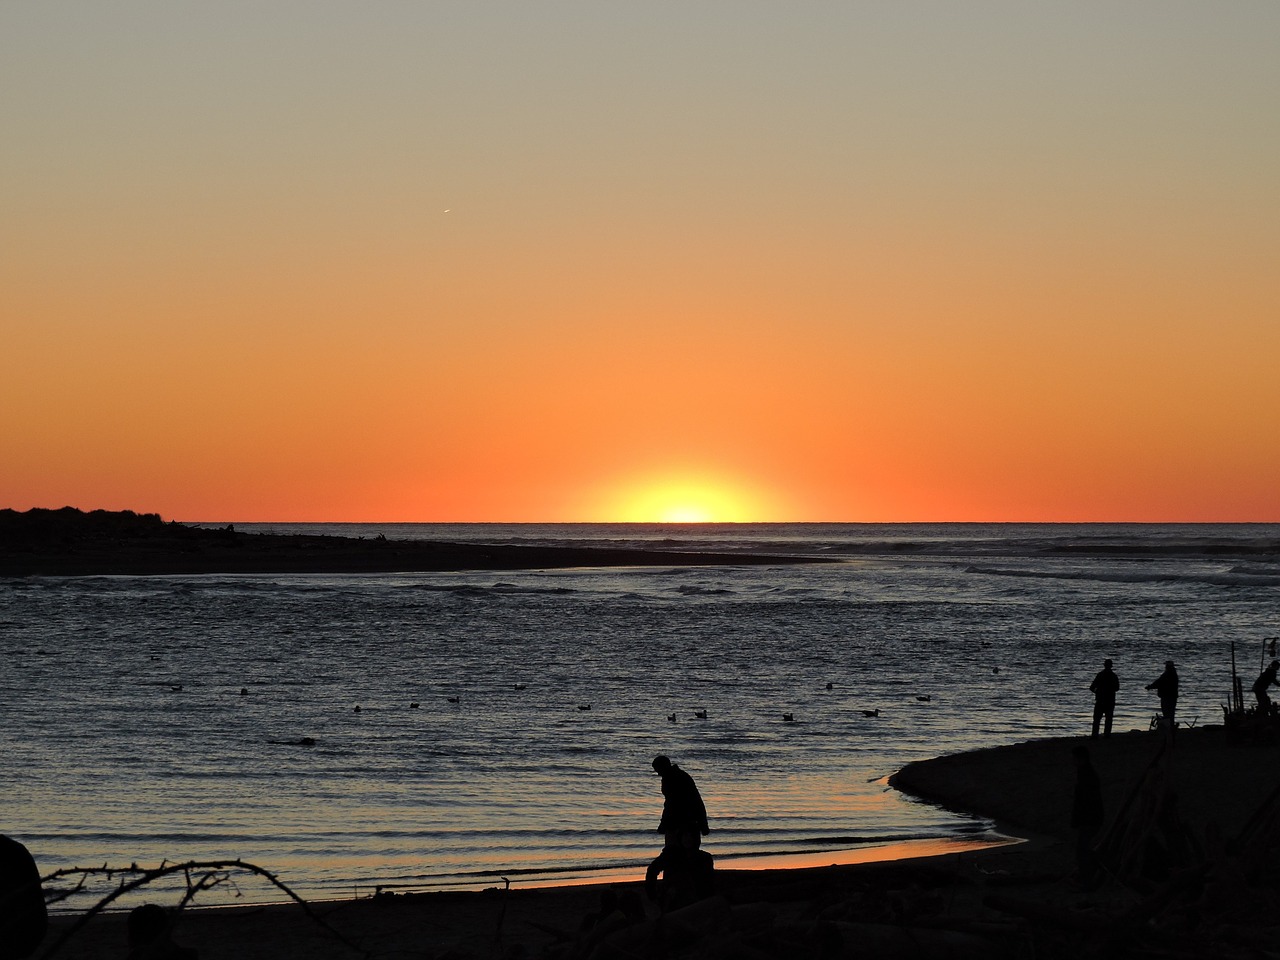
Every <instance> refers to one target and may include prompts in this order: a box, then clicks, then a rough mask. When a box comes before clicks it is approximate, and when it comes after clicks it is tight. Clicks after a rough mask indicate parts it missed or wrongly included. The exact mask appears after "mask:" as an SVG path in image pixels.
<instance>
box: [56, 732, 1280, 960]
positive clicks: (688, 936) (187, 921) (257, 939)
mask: <svg viewBox="0 0 1280 960" xmlns="http://www.w3.org/2000/svg"><path fill="white" fill-rule="evenodd" d="M1081 744H1084V745H1087V746H1088V747H1089V748H1090V754H1091V757H1092V760H1093V763H1094V766H1095V768H1096V770H1097V772H1098V776H1099V780H1100V781H1101V784H1102V788H1103V794H1104V802H1105V807H1106V812H1107V824H1106V826H1105V827H1104V829H1103V831H1102V833H1101V834H1100V835H1099V836H1100V847H1101V849H1102V850H1103V851H1104V854H1103V860H1104V865H1105V866H1104V870H1103V871H1102V873H1101V874H1100V876H1099V878H1098V879H1097V880H1096V881H1094V882H1093V883H1090V884H1084V883H1082V882H1081V879H1080V877H1079V876H1078V875H1077V874H1076V870H1075V862H1074V846H1073V839H1072V829H1071V826H1070V822H1069V814H1070V809H1071V799H1072V789H1073V783H1074V772H1073V766H1072V760H1071V750H1072V748H1073V747H1075V746H1078V745H1081ZM1278 761H1280V748H1278V747H1277V746H1276V744H1275V742H1274V739H1273V738H1271V737H1262V736H1259V737H1254V738H1251V739H1249V740H1247V741H1242V740H1240V739H1238V738H1228V736H1227V731H1226V730H1225V729H1224V728H1223V727H1221V726H1210V727H1198V728H1195V729H1180V730H1179V731H1178V733H1177V738H1176V740H1175V742H1174V743H1173V745H1172V746H1171V747H1168V746H1166V745H1163V743H1162V735H1161V734H1160V733H1158V732H1146V731H1138V732H1128V733H1122V734H1116V735H1115V736H1113V737H1111V738H1105V739H1100V740H1089V739H1088V738H1086V737H1076V738H1054V739H1047V740H1037V741H1029V742H1025V743H1018V744H1013V745H1009V746H1004V747H998V748H993V749H988V750H979V751H971V752H967V753H963V754H958V755H954V756H947V757H940V758H937V759H933V760H927V761H920V762H917V763H913V764H909V765H908V766H907V767H905V768H904V769H903V770H901V771H899V772H898V773H897V774H896V775H895V776H894V777H893V778H892V782H893V784H894V785H895V786H896V787H897V788H898V789H899V790H902V791H905V792H907V793H909V794H911V795H914V796H917V797H920V798H921V800H920V802H929V803H939V804H943V805H946V806H949V807H954V808H957V809H962V810H964V811H966V812H969V813H972V814H977V815H982V816H987V817H991V818H993V819H995V820H996V822H997V823H998V824H999V825H1000V826H1001V827H1002V829H1003V830H1004V831H1005V832H1007V833H1008V834H1009V835H1010V836H1011V837H1014V838H1018V839H1020V840H1022V841H1023V842H1019V843H1011V844H1008V845H1003V846H992V847H988V848H986V849H982V850H977V851H972V852H963V853H952V854H948V855H946V856H941V857H925V858H916V859H909V860H891V861H882V862H873V863H866V864H857V865H849V866H827V867H810V868H805V869H769V870H759V871H755V870H753V871H744V870H725V869H720V870H717V887H716V896H715V897H713V898H712V899H710V900H707V901H704V902H702V903H699V904H695V905H693V906H691V907H686V908H684V909H683V910H682V911H677V912H675V913H672V914H669V915H667V916H665V917H659V916H658V912H657V910H656V908H655V907H654V906H653V905H652V904H648V905H647V906H646V907H645V910H646V915H645V917H644V918H643V919H641V918H639V917H638V916H636V917H633V918H632V919H626V918H624V917H623V916H622V915H621V914H619V915H617V916H614V917H613V919H612V920H610V921H607V923H606V926H605V927H603V928H600V927H595V926H593V919H595V918H594V917H593V915H594V914H595V913H596V912H598V911H599V908H600V903H601V897H602V894H605V895H607V896H613V895H618V896H619V897H620V898H621V900H622V902H624V903H627V902H630V903H633V904H643V903H645V901H644V897H643V884H642V883H641V882H639V881H631V882H627V883H619V884H606V885H601V884H587V885H581V886H564V887H551V888H537V889H521V888H520V886H519V884H518V883H515V884H513V885H512V887H511V889H509V890H508V889H503V886H502V885H499V886H497V887H493V888H489V889H487V890H484V891H478V892H473V893H461V892H438V893H427V894H410V895H398V896H389V895H383V896H380V897H370V898H365V899H360V900H346V901H335V902H325V903H317V904H313V905H311V906H309V907H306V908H304V907H303V906H301V905H298V904H292V905H281V906H258V907H244V908H235V907H233V908H218V909H203V910H202V909H198V908H197V909H188V910H186V911H184V912H183V913H182V915H181V916H180V917H179V919H178V922H177V928H176V933H175V939H176V940H177V941H178V942H179V943H181V944H184V945H189V946H194V947H197V948H198V949H199V950H200V956H201V957H203V958H205V960H208V958H222V957H227V958H230V957H236V958H245V960H251V958H258V957H261V958H267V957H272V958H280V957H316V958H328V957H333V958H339V957H360V956H365V957H374V958H376V957H387V958H390V957H408V956H417V957H455V958H465V957H476V958H482V957H495V956H501V957H515V956H532V957H538V956H547V957H578V956H581V957H588V956H597V957H624V956H637V955H645V956H696V957H701V956H708V957H711V956H715V957H727V956H735V957H793V956H864V957H867V956H869V957H897V956H902V957H908V956H911V957H914V956H920V955H922V954H926V955H929V956H956V957H961V956H965V957H967V956H974V957H978V956H1007V957H1053V956H1063V957H1066V956H1073V957H1074V956H1088V955H1104V954H1105V955H1108V956H1139V955H1141V956H1169V957H1174V956H1187V957H1190V956H1216V957H1235V956H1240V957H1246V956H1249V957H1252V956H1261V955H1264V954H1262V953H1259V952H1258V950H1259V949H1260V946H1261V945H1262V944H1266V943H1268V942H1274V940H1273V938H1272V932H1273V931H1272V930H1271V926H1272V924H1273V921H1272V920H1271V918H1270V910H1269V902H1270V901H1269V900H1268V898H1269V897H1273V896H1274V893H1275V891H1274V889H1272V888H1271V886H1270V882H1269V879H1268V872H1267V869H1266V865H1267V856H1268V855H1269V854H1270V853H1271V851H1272V849H1273V845H1274V840H1275V837H1274V834H1275V824H1274V821H1275V819H1276V818H1275V816H1274V806H1275V797H1274V794H1275V793H1276V791H1277V787H1278V786H1280V762H1278ZM1171 796H1176V806H1175V805H1173V804H1171V803H1170V797H1171ZM714 840H715V834H714V825H713V833H712V835H711V837H710V838H709V840H708V844H707V847H706V849H708V850H709V851H711V852H713V853H714V849H715V846H714ZM1157 852H1159V856H1157V855H1156V853H1157ZM1175 852H1176V855H1175ZM286 879H287V878H286ZM606 891H611V893H606ZM73 922H75V921H74V918H72V917H58V918H57V919H56V920H55V921H54V923H53V929H52V930H51V933H50V936H49V938H48V939H47V940H46V945H45V948H46V949H48V948H50V947H52V946H53V944H54V942H55V941H56V940H57V939H58V937H59V936H60V935H61V934H62V933H63V932H64V931H66V930H67V929H68V927H69V925H70V924H72V923H73ZM593 930H594V931H595V932H594V936H593V934H592V931H593ZM606 930H607V931H609V932H607V933H606V932H605V931H606ZM124 953H125V933H124V917H123V915H122V914H119V913H115V914H104V915H100V916H98V917H95V918H93V919H92V920H90V921H89V922H88V923H87V924H86V925H85V926H84V927H83V929H80V930H78V931H77V932H75V933H74V934H73V935H72V936H70V937H69V938H68V939H67V940H66V941H65V943H63V944H62V945H61V946H60V947H58V949H57V953H56V954H55V955H56V956H60V957H67V958H83V960H90V958H94V960H96V958H106V957H118V956H123V955H124Z"/></svg>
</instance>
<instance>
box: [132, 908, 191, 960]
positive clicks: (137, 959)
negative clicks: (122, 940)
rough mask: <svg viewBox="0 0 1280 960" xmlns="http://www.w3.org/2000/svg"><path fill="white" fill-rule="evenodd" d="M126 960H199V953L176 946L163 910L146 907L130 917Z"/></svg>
mask: <svg viewBox="0 0 1280 960" xmlns="http://www.w3.org/2000/svg"><path fill="white" fill-rule="evenodd" d="M128 928H129V956H128V957H127V958H126V960H196V958H197V957H198V956H199V953H198V952H197V951H196V950H195V949H193V948H191V947H180V946H178V945H177V944H176V943H174V942H173V924H172V923H171V921H170V919H169V913H168V911H166V910H165V909H164V907H161V906H159V905H158V904H154V903H144V904H143V905H142V906H140V907H135V908H134V909H133V910H132V911H130V913H129V921H128Z"/></svg>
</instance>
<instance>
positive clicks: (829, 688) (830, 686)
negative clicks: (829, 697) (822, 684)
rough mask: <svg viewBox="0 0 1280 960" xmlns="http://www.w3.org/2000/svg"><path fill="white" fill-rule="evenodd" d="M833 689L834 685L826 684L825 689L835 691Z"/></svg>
mask: <svg viewBox="0 0 1280 960" xmlns="http://www.w3.org/2000/svg"><path fill="white" fill-rule="evenodd" d="M835 687H836V685H835V684H834V683H828V684H827V689H828V690H834V689H835Z"/></svg>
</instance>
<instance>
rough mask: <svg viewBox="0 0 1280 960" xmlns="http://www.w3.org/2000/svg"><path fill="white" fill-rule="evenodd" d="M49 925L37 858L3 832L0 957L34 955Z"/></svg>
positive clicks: (0, 849) (0, 850)
mask: <svg viewBox="0 0 1280 960" xmlns="http://www.w3.org/2000/svg"><path fill="white" fill-rule="evenodd" d="M48 928H49V914H48V911H47V909H46V908H45V905H44V891H43V890H42V889H41V888H40V870H39V869H38V868H37V867H36V861H35V859H34V858H33V857H32V856H31V852H30V851H29V850H27V848H26V847H24V846H23V845H22V844H20V843H19V842H18V841H17V840H14V839H12V838H10V837H6V836H2V835H0V960H9V958H10V957H13V958H15V960H16V958H18V957H29V956H31V955H32V954H34V953H35V952H36V948H37V947H39V946H40V942H41V941H42V940H43V939H44V935H45V931H46V930H48Z"/></svg>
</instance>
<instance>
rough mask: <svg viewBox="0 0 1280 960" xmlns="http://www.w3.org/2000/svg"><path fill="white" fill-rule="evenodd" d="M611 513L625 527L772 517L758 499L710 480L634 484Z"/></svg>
mask: <svg viewBox="0 0 1280 960" xmlns="http://www.w3.org/2000/svg"><path fill="white" fill-rule="evenodd" d="M610 513H611V514H613V515H614V516H616V518H617V519H620V520H622V521H623V522H627V523H750V522H752V521H758V520H760V519H762V518H765V517H769V516H771V515H772V512H771V511H770V509H769V508H768V505H767V504H765V503H764V502H763V500H762V498H761V497H759V496H758V495H755V494H752V493H748V492H746V491H745V490H743V489H742V487H741V485H739V484H735V483H732V482H730V481H725V480H720V479H718V478H709V477H700V478H689V477H681V478H665V479H654V480H650V481H647V482H641V483H637V484H635V485H634V486H632V487H631V488H630V489H628V490H627V491H626V492H625V493H624V494H622V495H621V496H620V497H618V501H617V508H616V510H612V511H610Z"/></svg>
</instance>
